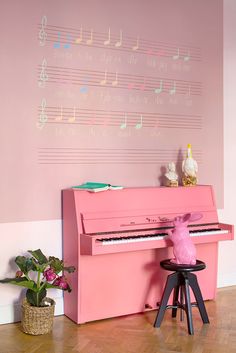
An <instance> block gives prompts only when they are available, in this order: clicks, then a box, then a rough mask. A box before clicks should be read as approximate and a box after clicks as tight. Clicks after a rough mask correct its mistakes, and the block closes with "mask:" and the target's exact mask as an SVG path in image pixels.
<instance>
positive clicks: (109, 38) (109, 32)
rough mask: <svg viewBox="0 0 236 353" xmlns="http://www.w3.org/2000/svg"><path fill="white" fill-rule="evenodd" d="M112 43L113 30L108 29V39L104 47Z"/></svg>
mask: <svg viewBox="0 0 236 353" xmlns="http://www.w3.org/2000/svg"><path fill="white" fill-rule="evenodd" d="M110 43H111V29H110V28H109V29H108V38H107V40H105V41H104V45H109V44H110Z"/></svg>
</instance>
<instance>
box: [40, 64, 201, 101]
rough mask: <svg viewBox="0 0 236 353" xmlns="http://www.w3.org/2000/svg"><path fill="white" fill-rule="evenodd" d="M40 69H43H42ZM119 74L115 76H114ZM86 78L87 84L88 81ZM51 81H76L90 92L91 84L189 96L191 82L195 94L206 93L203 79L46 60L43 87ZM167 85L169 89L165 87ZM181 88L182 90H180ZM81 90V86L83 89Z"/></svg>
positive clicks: (67, 82) (41, 77)
mask: <svg viewBox="0 0 236 353" xmlns="http://www.w3.org/2000/svg"><path fill="white" fill-rule="evenodd" d="M39 70H40V69H39ZM114 76H115V77H114ZM85 78H86V83H84V80H85ZM47 81H48V82H49V83H50V84H53V85H55V84H60V83H63V84H74V85H77V86H79V87H81V86H85V87H86V88H84V89H82V90H81V93H82V92H83V93H86V92H87V91H88V89H90V87H95V86H97V87H98V86H105V85H108V83H109V85H110V87H113V88H118V87H119V89H128V90H136V91H137V90H143V91H145V92H153V93H154V94H160V93H161V92H163V93H168V94H171V95H173V94H175V93H178V95H185V94H186V90H187V89H188V86H189V85H191V94H192V95H193V96H202V83H201V82H200V81H192V80H191V81H187V80H180V79H177V78H175V77H173V78H165V79H164V78H160V77H154V76H145V78H144V76H141V75H137V74H135V75H134V74H130V73H120V72H119V73H118V71H117V72H114V71H113V72H108V71H107V70H106V71H105V72H102V71H96V70H87V69H86V70H84V69H80V68H77V69H76V70H75V69H74V68H73V67H61V66H55V65H54V66H52V65H50V66H48V67H47V65H46V60H44V62H43V64H42V67H41V73H40V71H39V86H40V87H44V86H45V83H46V82H47ZM164 88H165V89H164ZM177 88H178V89H177ZM79 89H80V88H79Z"/></svg>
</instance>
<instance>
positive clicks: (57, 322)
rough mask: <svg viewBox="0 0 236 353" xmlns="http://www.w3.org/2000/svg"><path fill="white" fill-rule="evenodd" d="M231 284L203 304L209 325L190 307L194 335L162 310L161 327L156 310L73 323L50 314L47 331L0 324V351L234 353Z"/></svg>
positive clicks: (234, 290) (235, 294)
mask: <svg viewBox="0 0 236 353" xmlns="http://www.w3.org/2000/svg"><path fill="white" fill-rule="evenodd" d="M235 301H236V286H233V287H228V288H222V289H219V290H218V291H217V299H216V301H208V302H206V308H207V311H208V315H209V319H210V324H206V325H203V324H202V321H201V318H200V316H199V313H198V310H197V308H193V320H194V329H195V334H194V336H190V335H188V332H187V325H186V320H185V321H184V322H180V321H179V318H177V319H172V318H171V313H170V311H167V312H166V314H165V317H164V321H163V323H162V326H161V328H160V329H155V328H153V322H154V319H155V316H156V312H155V311H150V312H147V313H144V314H137V315H130V316H125V317H119V318H114V319H108V320H102V321H97V322H91V323H87V324H83V325H76V324H75V323H73V322H72V321H70V320H69V319H68V318H66V317H65V316H60V317H55V319H54V328H53V332H52V333H51V334H47V335H43V336H30V335H26V334H24V333H23V332H22V331H21V329H20V323H16V324H9V325H2V326H0V353H77V352H79V353H177V352H178V353H179V352H182V353H235V352H236V308H235Z"/></svg>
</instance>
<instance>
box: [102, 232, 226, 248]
mask: <svg viewBox="0 0 236 353" xmlns="http://www.w3.org/2000/svg"><path fill="white" fill-rule="evenodd" d="M227 233H229V231H228V230H226V229H219V230H215V229H214V230H210V229H209V230H204V231H200V230H199V232H194V233H191V231H190V236H191V237H196V236H205V235H215V234H227ZM164 238H166V236H164V235H163V236H158V235H156V236H155V235H153V236H152V237H150V236H147V237H145V235H140V237H138V236H137V237H136V238H129V237H127V239H119V238H117V239H112V240H106V239H103V240H102V241H101V243H102V245H116V244H129V243H137V242H143V241H154V240H161V239H164Z"/></svg>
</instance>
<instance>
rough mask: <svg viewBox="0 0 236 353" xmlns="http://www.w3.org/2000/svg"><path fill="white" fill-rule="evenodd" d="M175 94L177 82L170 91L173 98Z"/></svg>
mask: <svg viewBox="0 0 236 353" xmlns="http://www.w3.org/2000/svg"><path fill="white" fill-rule="evenodd" d="M175 93H176V82H175V81H174V83H173V86H172V87H171V89H170V90H169V94H170V95H171V96H173V95H175Z"/></svg>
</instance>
